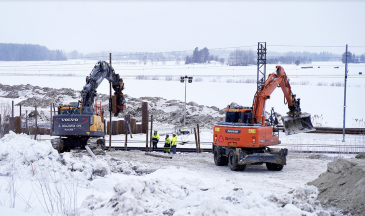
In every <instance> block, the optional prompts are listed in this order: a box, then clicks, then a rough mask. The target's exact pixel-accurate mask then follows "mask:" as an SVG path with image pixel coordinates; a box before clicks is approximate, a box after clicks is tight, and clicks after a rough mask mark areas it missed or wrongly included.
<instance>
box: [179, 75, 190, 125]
mask: <svg viewBox="0 0 365 216" xmlns="http://www.w3.org/2000/svg"><path fill="white" fill-rule="evenodd" d="M186 81H188V82H189V83H192V82H193V77H188V76H186V75H185V76H184V77H180V82H181V83H185V106H184V127H185V119H186Z"/></svg>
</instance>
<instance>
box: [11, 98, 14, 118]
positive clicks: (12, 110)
mask: <svg viewBox="0 0 365 216" xmlns="http://www.w3.org/2000/svg"><path fill="white" fill-rule="evenodd" d="M11 117H12V118H14V101H11Z"/></svg>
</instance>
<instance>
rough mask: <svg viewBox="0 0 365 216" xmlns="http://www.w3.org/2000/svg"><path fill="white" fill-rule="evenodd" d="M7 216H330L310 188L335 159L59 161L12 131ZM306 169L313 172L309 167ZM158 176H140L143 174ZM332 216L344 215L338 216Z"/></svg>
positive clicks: (3, 163) (0, 175)
mask: <svg viewBox="0 0 365 216" xmlns="http://www.w3.org/2000/svg"><path fill="white" fill-rule="evenodd" d="M0 157H1V158H0V167H1V169H0V185H1V186H0V210H1V212H2V213H5V214H4V215H11V214H15V215H26V216H28V215H29V216H30V215H38V216H40V215H329V213H330V212H331V210H328V209H327V210H326V209H323V208H322V207H321V205H320V203H319V202H318V201H316V197H317V195H318V191H317V189H316V188H315V187H314V186H307V185H306V183H307V182H309V181H312V180H314V179H315V178H317V177H318V175H319V174H321V173H322V172H324V171H325V170H326V164H327V163H328V162H329V161H330V159H331V158H328V157H325V156H323V157H317V159H315V158H313V157H308V156H307V155H297V154H292V155H290V156H289V158H288V165H287V166H285V168H284V170H283V171H281V172H270V171H268V170H267V169H266V167H265V166H264V165H252V166H247V168H246V170H245V171H244V172H232V171H230V170H229V168H228V167H226V166H224V167H217V166H215V165H214V163H213V158H212V155H211V154H210V153H202V154H178V155H174V156H173V159H164V158H156V157H151V156H146V155H144V153H143V152H139V151H131V152H118V151H117V152H110V153H108V154H107V155H106V156H102V155H99V156H97V157H98V160H97V161H93V159H92V158H91V157H90V156H88V155H87V153H86V152H80V153H78V152H70V153H63V154H61V155H59V154H58V153H57V152H56V151H55V150H53V149H52V146H51V144H50V142H49V141H43V142H37V141H34V140H31V139H30V138H29V137H27V136H26V135H16V134H14V133H10V134H8V135H6V136H5V137H4V138H2V139H1V140H0ZM303 164H305V166H303ZM151 169H152V170H156V171H155V172H152V173H151V174H147V175H146V174H142V175H138V174H137V172H136V171H139V170H151ZM332 213H336V212H333V211H332ZM338 214H339V213H338Z"/></svg>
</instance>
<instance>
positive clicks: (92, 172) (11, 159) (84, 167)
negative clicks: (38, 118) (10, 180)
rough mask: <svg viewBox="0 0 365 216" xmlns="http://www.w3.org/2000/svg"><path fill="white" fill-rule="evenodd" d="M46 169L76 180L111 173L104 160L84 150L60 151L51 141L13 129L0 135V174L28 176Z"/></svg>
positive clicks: (64, 177)
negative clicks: (2, 135)
mask: <svg viewBox="0 0 365 216" xmlns="http://www.w3.org/2000/svg"><path fill="white" fill-rule="evenodd" d="M45 170H47V172H50V173H52V174H55V175H57V176H59V177H61V176H62V179H69V178H71V179H76V180H88V179H92V178H94V177H95V176H101V177H104V176H105V175H108V174H110V168H109V165H108V163H107V161H106V160H103V159H100V160H97V161H94V160H93V159H92V158H90V157H89V156H88V155H87V154H85V153H64V154H61V155H60V154H58V152H57V151H56V150H55V149H53V147H52V144H51V143H50V141H43V142H38V141H36V140H33V139H30V138H29V136H27V135H25V134H20V135H18V134H15V133H13V132H12V131H11V132H10V133H9V134H6V135H5V136H4V137H3V138H2V139H0V175H3V176H4V175H5V176H7V175H10V174H21V176H22V177H24V178H27V177H33V176H34V175H37V173H41V172H43V171H45ZM33 172H34V174H33Z"/></svg>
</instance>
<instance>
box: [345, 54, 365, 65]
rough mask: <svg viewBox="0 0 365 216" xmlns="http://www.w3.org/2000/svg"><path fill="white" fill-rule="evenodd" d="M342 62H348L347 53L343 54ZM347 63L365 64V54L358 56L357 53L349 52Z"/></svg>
mask: <svg viewBox="0 0 365 216" xmlns="http://www.w3.org/2000/svg"><path fill="white" fill-rule="evenodd" d="M341 60H342V62H343V63H345V62H346V52H344V53H343V54H342V58H341ZM347 63H365V54H362V55H360V56H356V55H355V53H351V52H347Z"/></svg>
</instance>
